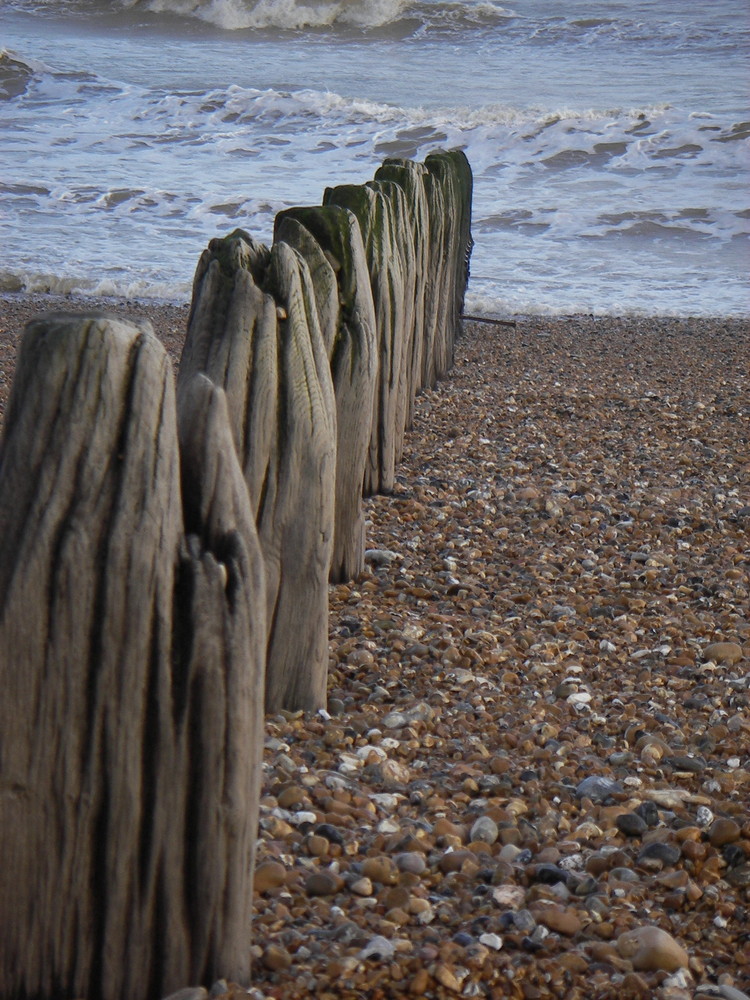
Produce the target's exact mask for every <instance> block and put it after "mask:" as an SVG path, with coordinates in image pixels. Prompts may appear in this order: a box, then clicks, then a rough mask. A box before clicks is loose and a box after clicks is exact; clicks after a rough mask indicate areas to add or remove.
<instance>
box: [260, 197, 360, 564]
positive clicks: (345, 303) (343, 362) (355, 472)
mask: <svg viewBox="0 0 750 1000" xmlns="http://www.w3.org/2000/svg"><path fill="white" fill-rule="evenodd" d="M275 239H276V240H277V241H278V242H282V243H286V244H287V245H289V246H291V247H293V248H295V249H296V250H297V252H298V253H299V254H300V255H301V256H302V257H303V258H304V259H305V261H306V263H307V265H308V268H309V270H310V275H311V278H312V282H313V287H314V291H315V299H316V302H317V303H318V312H319V317H320V325H321V332H322V334H323V339H324V342H325V343H326V348H327V352H328V359H329V364H330V368H331V377H332V380H333V391H334V396H335V400H336V426H337V438H336V496H335V503H334V512H335V524H334V541H333V553H332V557H331V569H330V574H329V579H330V581H331V582H332V583H337V582H340V581H343V580H350V579H355V578H356V577H357V576H359V574H360V573H361V572H362V570H363V569H364V553H365V524H364V515H363V511H362V487H363V481H364V469H365V459H366V455H367V448H368V444H369V440H370V433H371V425H372V408H373V399H374V392H375V378H376V372H377V367H376V366H377V358H376V353H375V347H376V340H375V338H376V322H375V311H374V306H373V302H372V294H371V291H370V282H369V275H368V271H367V262H366V260H365V251H364V246H363V244H362V236H361V233H360V229H359V225H358V223H357V220H356V218H355V217H354V215H352V213H351V212H349V211H347V210H346V209H344V208H339V207H337V206H328V207H314V208H295V209H289V210H288V211H286V212H282V213H281V214H280V215H279V216H277V220H276V232H275Z"/></svg>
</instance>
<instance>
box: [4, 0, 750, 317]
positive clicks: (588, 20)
mask: <svg viewBox="0 0 750 1000" xmlns="http://www.w3.org/2000/svg"><path fill="white" fill-rule="evenodd" d="M748 53H750V12H749V10H748V5H747V2H746V0H711V2H710V3H696V2H695V0H509V3H508V6H504V5H501V4H500V3H496V2H486V0H369V2H368V0H110V2H104V0H0V248H1V249H0V290H3V289H5V290H12V289H27V290H42V289H49V290H55V291H79V292H90V293H96V294H100V295H101V294H103V295H113V294H119V295H127V296H130V297H140V298H150V297H153V298H164V299H169V300H173V301H187V300H188V299H189V297H190V287H191V282H192V277H193V273H194V271H195V267H196V264H197V261H198V258H199V256H200V253H201V251H202V249H203V248H204V247H205V245H206V244H207V242H208V241H209V240H210V239H212V238H213V237H214V236H217V235H224V234H226V233H228V232H230V231H231V230H232V229H234V228H236V227H242V228H244V229H247V230H249V231H250V232H251V233H252V234H253V235H254V236H256V237H257V238H259V239H261V240H264V241H266V242H270V240H271V233H272V226H273V218H274V216H275V214H276V213H277V212H278V211H279V210H280V209H282V208H285V207H287V206H290V205H299V204H303V205H305V204H308V205H310V204H319V203H320V201H321V199H322V195H323V191H324V189H325V187H326V186H327V185H329V184H340V183H362V182H364V181H366V180H369V179H370V178H371V177H372V175H373V173H374V171H375V170H376V168H377V167H378V165H379V164H380V163H381V162H382V160H383V159H384V158H386V157H388V156H406V157H411V158H415V159H420V160H421V159H423V158H424V157H425V156H426V155H427V154H428V153H429V152H431V151H432V150H434V149H440V148H452V147H460V148H462V149H464V150H465V152H466V154H467V156H468V158H469V161H470V163H471V165H472V168H473V171H474V179H475V191H474V211H473V233H474V239H475V244H476V245H475V249H474V254H473V257H472V264H471V280H470V285H469V294H468V298H467V312H470V313H472V314H485V315H497V316H507V315H513V314H523V313H539V312H542V313H545V312H549V313H561V314H568V313H574V312H585V313H595V314H623V313H637V314H646V315H649V314H672V315H681V316H689V315H694V316H712V315H744V316H747V315H750V283H749V282H748V275H749V274H750V138H749V136H750V111H749V110H748V107H747V105H748V97H749V96H750V86H749V84H750V64H749V62H748Z"/></svg>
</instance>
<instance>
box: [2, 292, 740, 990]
mask: <svg viewBox="0 0 750 1000" xmlns="http://www.w3.org/2000/svg"><path fill="white" fill-rule="evenodd" d="M91 308H97V309H99V310H105V311H109V312H113V313H114V314H116V315H119V316H121V317H123V316H124V317H131V318H134V319H137V320H140V319H148V320H149V321H150V322H151V323H152V324H153V327H154V330H155V332H156V334H157V335H158V336H159V337H160V339H161V340H162V342H163V343H164V344H165V347H166V348H167V350H168V352H169V354H170V355H171V357H172V358H173V360H174V363H175V365H176V364H177V363H178V360H179V353H180V349H181V344H182V338H183V336H184V330H185V324H186V320H187V313H188V309H187V307H186V306H171V305H164V304H158V303H153V302H130V301H125V300H90V299H71V298H64V299H63V298H59V297H51V296H42V295H31V296H29V295H22V296H13V295H7V296H4V297H1V298H0V422H1V421H2V416H3V411H4V408H5V404H6V402H7V397H8V392H9V389H10V384H11V382H12V375H13V369H14V362H15V352H16V348H17V344H18V341H19V339H20V335H21V333H22V330H23V326H24V324H25V322H27V321H28V319H30V318H31V317H32V316H34V315H38V314H39V313H42V312H45V311H50V310H60V309H65V310H68V311H70V310H73V311H79V310H86V309H91ZM749 373H750V320H747V319H722V318H718V319H675V318H658V317H648V318H633V317H626V318H613V317H597V318H593V317H586V316H571V317H540V316H535V317H528V318H518V319H517V320H515V321H514V322H512V323H511V322H506V323H503V324H499V323H490V322H475V321H471V322H467V323H466V327H465V333H464V336H463V338H462V339H461V340H460V341H459V342H458V345H457V350H456V359H455V366H454V368H453V370H452V371H451V373H450V374H449V376H448V378H446V379H445V380H444V381H442V382H440V383H439V384H438V385H437V386H436V387H435V388H433V389H430V390H427V391H425V392H423V393H422V394H421V396H420V397H419V400H418V405H417V410H416V416H415V422H414V426H413V428H412V429H411V430H410V432H409V434H408V436H407V440H406V444H405V449H404V454H403V456H402V459H401V462H400V464H399V468H398V474H397V480H396V488H395V489H394V491H393V493H392V494H390V495H387V496H377V497H373V498H370V499H368V500H367V501H366V514H367V519H368V535H367V538H368V541H367V544H368V552H367V556H366V563H367V569H366V572H365V573H364V574H363V576H362V577H361V578H360V579H358V580H355V581H350V582H349V583H347V584H343V585H337V586H335V587H331V590H330V668H329V690H328V708H327V711H326V712H324V713H321V714H319V715H315V716H310V715H303V714H301V713H298V714H289V713H284V714H282V715H278V716H273V717H269V718H267V720H266V729H265V747H266V749H265V756H264V765H263V767H264V779H263V797H262V800H261V811H260V830H259V839H258V846H257V858H256V876H255V896H256V898H255V918H254V925H253V928H252V938H251V942H250V945H249V946H250V947H251V948H252V950H253V956H254V957H253V967H254V975H253V983H252V984H251V986H250V987H248V984H232V983H226V982H224V981H221V980H220V981H218V982H217V983H215V984H214V985H213V987H210V988H208V989H207V988H204V987H198V986H195V987H191V986H190V984H185V985H186V990H185V991H182V993H181V995H180V1000H202V998H205V997H207V996H208V995H209V993H210V995H212V996H217V997H218V996H228V997H240V996H247V995H248V989H249V992H250V995H251V996H252V997H253V998H254V1000H267V998H274V1000H305V998H308V997H317V998H319V1000H390V998H400V997H411V998H427V1000H447V998H454V997H479V998H489V1000H505V998H512V1000H541V998H547V997H554V998H565V1000H604V998H610V997H617V998H618V1000H629V998H632V1000H640V998H657V1000H683V998H684V1000H692V998H694V997H695V998H698V997H723V998H725V1000H742V998H743V997H745V998H746V997H747V994H748V993H750V533H749V530H748V529H749V528H750V394H749V393H748V378H749ZM187 987H189V988H187ZM176 998H177V995H175V1000H176Z"/></svg>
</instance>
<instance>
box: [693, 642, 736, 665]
mask: <svg viewBox="0 0 750 1000" xmlns="http://www.w3.org/2000/svg"><path fill="white" fill-rule="evenodd" d="M702 657H703V660H704V661H706V662H707V661H709V660H712V661H713V662H714V663H723V664H725V665H726V666H729V667H733V666H734V665H735V663H739V661H740V660H741V659H742V646H739V645H738V644H737V643H736V642H712V643H710V644H709V645H708V646H706V648H705V649H704V650H703V653H702Z"/></svg>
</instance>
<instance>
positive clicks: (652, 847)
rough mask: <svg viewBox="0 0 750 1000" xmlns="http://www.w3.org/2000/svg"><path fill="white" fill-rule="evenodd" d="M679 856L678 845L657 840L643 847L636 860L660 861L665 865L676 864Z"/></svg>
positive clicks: (680, 855)
mask: <svg viewBox="0 0 750 1000" xmlns="http://www.w3.org/2000/svg"><path fill="white" fill-rule="evenodd" d="M681 857H682V852H681V851H680V849H679V847H675V845H674V844H665V843H664V842H663V841H661V840H657V841H654V843H653V844H647V845H646V847H644V848H643V850H642V851H641V853H640V854H639V855H638V861H639V862H640V861H661V862H662V864H665V865H676V864H677V862H678V861H679V860H680V858H681Z"/></svg>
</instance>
